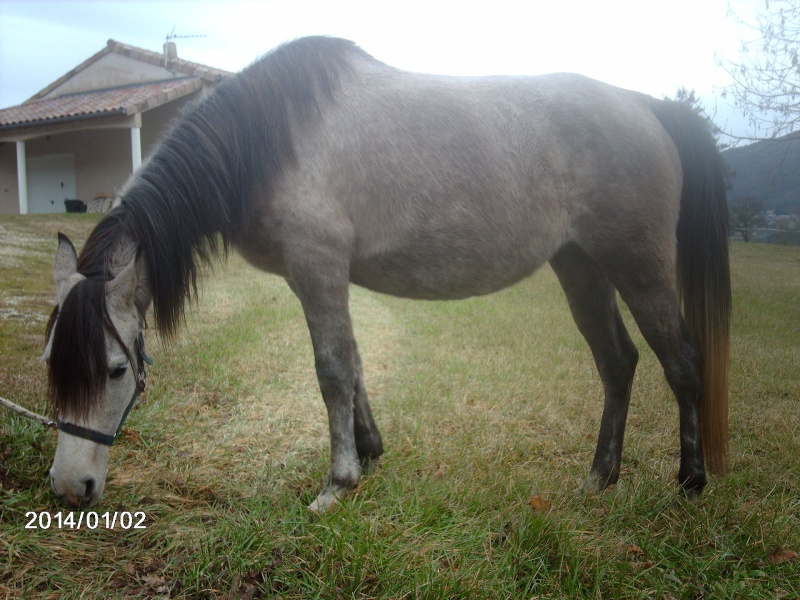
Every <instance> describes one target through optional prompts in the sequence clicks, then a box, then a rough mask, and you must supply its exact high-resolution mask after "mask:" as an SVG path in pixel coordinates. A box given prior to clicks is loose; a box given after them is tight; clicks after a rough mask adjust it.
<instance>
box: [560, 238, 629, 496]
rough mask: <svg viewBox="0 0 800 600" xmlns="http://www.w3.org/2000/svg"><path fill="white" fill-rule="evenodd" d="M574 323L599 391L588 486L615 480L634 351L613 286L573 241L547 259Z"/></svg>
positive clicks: (594, 487)
mask: <svg viewBox="0 0 800 600" xmlns="http://www.w3.org/2000/svg"><path fill="white" fill-rule="evenodd" d="M550 264H551V265H552V267H553V270H554V271H555V272H556V275H557V276H558V279H559V281H560V282H561V287H562V288H563V289H564V293H565V294H566V296H567V300H568V301H569V307H570V310H571V311H572V316H573V318H574V319H575V323H576V324H577V325H578V329H579V330H580V332H581V334H583V337H584V338H585V339H586V341H587V343H588V344H589V348H591V351H592V355H593V356H594V361H595V364H596V365H597V370H598V372H599V374H600V379H601V380H602V382H603V389H604V392H605V406H604V408H603V419H602V421H601V423H600V435H599V437H598V440H597V449H596V450H595V455H594V461H593V462H592V469H591V471H590V472H589V476H588V478H587V480H586V489H587V490H588V491H600V490H602V489H603V488H605V487H606V486H608V485H611V484H613V483H616V481H617V479H618V478H619V471H620V463H621V460H622V443H623V438H624V436H625V422H626V420H627V416H628V405H629V403H630V398H631V385H632V383H633V375H634V372H635V371H636V363H637V362H638V359H639V353H638V351H637V350H636V347H635V346H634V345H633V342H632V341H631V338H630V336H629V335H628V331H627V330H626V329H625V324H624V323H623V321H622V317H621V316H620V313H619V308H618V307H617V300H616V291H615V290H614V287H613V286H612V285H611V283H610V282H609V280H608V278H607V277H606V276H605V275H604V274H603V272H602V271H601V269H600V267H599V266H598V265H597V263H595V262H594V261H593V260H592V259H591V258H589V257H588V256H587V255H586V253H585V252H583V250H581V249H580V248H579V247H578V246H575V245H568V246H565V247H564V248H562V249H561V250H560V251H559V252H558V253H557V254H556V255H555V256H554V257H553V258H552V259H551V260H550Z"/></svg>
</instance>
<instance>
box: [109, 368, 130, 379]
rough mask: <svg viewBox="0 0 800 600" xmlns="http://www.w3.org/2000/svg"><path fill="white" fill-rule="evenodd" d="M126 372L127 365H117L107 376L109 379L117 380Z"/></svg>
mask: <svg viewBox="0 0 800 600" xmlns="http://www.w3.org/2000/svg"><path fill="white" fill-rule="evenodd" d="M127 370H128V365H117V367H116V368H115V369H114V370H113V371H111V373H110V374H109V375H108V376H109V377H110V378H111V379H119V378H120V377H122V376H123V375H125V371H127Z"/></svg>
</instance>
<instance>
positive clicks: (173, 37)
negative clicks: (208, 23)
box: [167, 25, 207, 42]
mask: <svg viewBox="0 0 800 600" xmlns="http://www.w3.org/2000/svg"><path fill="white" fill-rule="evenodd" d="M176 27H177V25H175V26H173V27H172V31H170V32H169V33H168V34H167V41H168V42H169V41H170V40H185V39H190V38H204V37H207V36H206V34H205V33H199V34H192V35H178V34H177V33H175V28H176Z"/></svg>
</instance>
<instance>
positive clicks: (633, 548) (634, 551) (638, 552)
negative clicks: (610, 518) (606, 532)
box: [624, 544, 644, 556]
mask: <svg viewBox="0 0 800 600" xmlns="http://www.w3.org/2000/svg"><path fill="white" fill-rule="evenodd" d="M624 550H625V554H630V555H631V556H644V550H642V549H641V548H640V547H639V546H637V545H636V544H628V545H626V546H625V548H624Z"/></svg>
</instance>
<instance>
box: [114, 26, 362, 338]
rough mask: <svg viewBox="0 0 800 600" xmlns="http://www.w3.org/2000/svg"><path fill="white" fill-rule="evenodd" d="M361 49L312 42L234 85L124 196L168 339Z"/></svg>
mask: <svg viewBox="0 0 800 600" xmlns="http://www.w3.org/2000/svg"><path fill="white" fill-rule="evenodd" d="M353 51H356V52H359V50H357V48H356V46H355V45H354V44H353V43H352V42H349V41H346V40H339V39H332V38H322V37H315V38H303V39H300V40H297V41H294V42H290V43H288V44H285V45H283V46H280V47H278V48H277V49H275V50H273V51H272V52H270V53H269V54H267V55H266V56H265V57H264V58H262V59H260V60H259V61H257V62H255V63H253V64H252V65H250V66H249V67H247V68H246V69H245V70H243V71H242V72H241V73H239V74H238V75H236V76H234V77H231V78H229V79H226V80H225V81H223V82H222V83H220V84H219V85H218V86H217V88H216V89H215V90H214V92H213V93H212V94H211V95H209V97H208V98H206V99H205V100H203V101H202V102H200V103H199V104H198V105H196V106H195V107H193V108H192V109H191V110H189V111H188V112H187V113H186V114H185V115H184V116H183V117H182V118H181V120H180V121H179V122H178V123H177V124H176V125H175V127H174V128H173V130H172V131H171V133H169V134H168V135H167V137H166V138H165V139H164V140H163V141H162V142H161V143H160V145H159V147H158V149H157V150H156V152H155V153H154V154H153V156H152V157H151V158H150V159H149V161H148V162H147V164H146V165H145V166H144V168H143V169H142V171H141V172H140V174H139V175H138V176H137V177H136V178H135V180H134V181H133V183H132V185H131V186H130V187H129V189H128V190H127V192H126V193H125V194H124V197H123V210H125V211H127V212H128V213H129V215H130V217H129V219H130V221H131V227H132V228H133V230H134V232H135V233H134V238H135V240H136V241H137V243H138V244H139V245H140V247H141V250H142V252H143V255H144V257H145V259H146V260H147V266H148V273H149V277H150V286H151V290H152V293H153V305H154V306H153V308H154V316H155V321H156V324H157V325H158V327H159V328H160V330H161V332H162V333H163V334H165V335H166V336H168V337H169V336H171V335H173V334H174V333H175V330H176V328H177V326H178V324H179V323H180V321H181V320H182V316H183V310H184V305H185V303H186V300H187V299H190V300H191V299H193V298H194V297H195V296H196V293H197V278H198V275H199V272H200V267H201V266H202V265H204V264H209V263H211V262H212V261H213V259H214V258H217V257H218V256H219V255H220V254H221V250H222V251H227V249H228V247H229V245H230V243H231V242H232V241H233V240H234V239H235V238H236V236H237V234H239V233H241V232H242V231H243V230H244V228H245V227H246V226H247V223H248V220H249V217H250V215H251V212H252V204H253V200H254V197H256V196H257V195H258V194H268V192H269V190H268V188H269V182H270V181H271V180H272V178H273V177H274V176H275V175H277V174H278V173H279V172H280V171H281V169H282V168H283V167H284V166H285V165H287V164H292V162H293V161H294V160H295V154H294V145H293V142H292V131H291V126H292V120H293V119H296V120H301V121H302V120H306V119H310V118H313V117H314V116H315V115H316V114H318V112H319V101H321V100H330V99H332V97H333V95H334V93H335V91H336V90H337V89H338V86H339V77H340V74H342V73H343V72H344V71H346V70H347V55H348V53H350V52H353ZM218 234H219V235H218Z"/></svg>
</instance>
